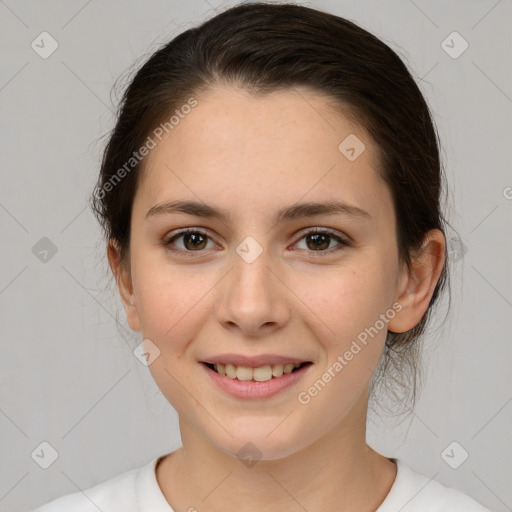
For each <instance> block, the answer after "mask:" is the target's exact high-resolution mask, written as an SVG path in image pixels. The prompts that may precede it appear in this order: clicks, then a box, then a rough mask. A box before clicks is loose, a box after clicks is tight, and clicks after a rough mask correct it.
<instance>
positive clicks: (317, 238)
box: [307, 233, 330, 249]
mask: <svg viewBox="0 0 512 512" xmlns="http://www.w3.org/2000/svg"><path fill="white" fill-rule="evenodd" d="M329 239H330V238H329V235H324V234H322V233H316V234H314V235H309V236H308V237H307V240H308V241H309V240H314V242H313V245H310V244H309V243H308V244H307V246H308V248H309V249H327V248H328V247H329Z"/></svg>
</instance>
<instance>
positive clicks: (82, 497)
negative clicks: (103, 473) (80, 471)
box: [31, 468, 141, 512]
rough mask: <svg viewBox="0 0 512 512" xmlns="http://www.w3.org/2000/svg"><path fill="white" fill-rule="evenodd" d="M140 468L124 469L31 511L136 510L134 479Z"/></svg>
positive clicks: (94, 511) (117, 511)
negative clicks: (118, 473) (86, 487)
mask: <svg viewBox="0 0 512 512" xmlns="http://www.w3.org/2000/svg"><path fill="white" fill-rule="evenodd" d="M140 469H141V468H138V469H133V470H130V471H126V472H124V473H121V474H120V475H117V476H116V477H114V478H111V479H110V480H107V481H105V482H102V483H99V484H97V485H95V486H93V487H90V488H88V489H85V490H83V491H77V492H73V493H70V494H66V495H64V496H61V497H60V498H57V499H55V500H53V501H50V502H49V503H46V504H44V505H41V506H40V507H38V508H36V509H34V510H32V511H31V512H98V510H105V511H107V510H108V511H109V512H132V511H136V510H137V501H136V496H135V481H136V478H137V473H138V472H139V471H140Z"/></svg>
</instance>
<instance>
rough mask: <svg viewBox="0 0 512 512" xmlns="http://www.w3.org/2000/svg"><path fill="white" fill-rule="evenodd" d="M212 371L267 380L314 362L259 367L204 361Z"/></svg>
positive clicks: (255, 380)
mask: <svg viewBox="0 0 512 512" xmlns="http://www.w3.org/2000/svg"><path fill="white" fill-rule="evenodd" d="M202 364H203V365H205V366H206V367H208V368H209V369H210V370H211V371H213V372H215V373H217V374H219V375H222V376H224V377H227V378H229V379H232V380H238V381H253V382H267V381H270V380H274V379H280V378H282V377H283V375H289V374H291V373H295V372H298V371H300V370H301V369H302V368H304V367H306V366H310V365H311V364H313V363H312V362H311V361H303V362H296V363H287V364H272V365H270V364H267V365H262V366H258V367H255V368H253V367H250V366H236V365H234V364H231V363H226V364H222V363H207V362H204V361H203V362H202Z"/></svg>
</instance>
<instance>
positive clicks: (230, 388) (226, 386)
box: [200, 363, 312, 399]
mask: <svg viewBox="0 0 512 512" xmlns="http://www.w3.org/2000/svg"><path fill="white" fill-rule="evenodd" d="M200 364H201V366H202V367H203V368H204V369H205V370H206V373H207V374H208V375H209V376H210V378H211V379H212V380H213V382H215V384H217V386H219V387H220V388H221V389H222V390H224V391H225V392H226V393H229V394H230V395H232V396H234V397H236V398H243V399H261V398H269V397H271V396H274V395H277V394H278V393H279V392H281V391H283V390H284V389H286V388H289V387H290V386H293V385H294V384H295V383H297V382H298V381H299V380H300V379H302V377H303V376H304V374H305V373H306V372H307V371H308V368H309V367H310V366H312V364H311V363H310V364H307V365H305V366H303V367H302V368H299V369H298V370H295V371H294V372H292V373H284V374H283V375H282V376H281V377H272V378H271V379H270V380H267V381H265V382H256V381H254V380H238V379H230V378H229V377H226V376H225V375H220V373H217V372H216V371H214V370H212V369H211V368H209V367H208V366H206V364H204V363H200Z"/></svg>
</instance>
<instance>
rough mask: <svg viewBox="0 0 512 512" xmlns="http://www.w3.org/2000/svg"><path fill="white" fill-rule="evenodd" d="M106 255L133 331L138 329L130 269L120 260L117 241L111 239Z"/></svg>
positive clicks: (137, 316)
mask: <svg viewBox="0 0 512 512" xmlns="http://www.w3.org/2000/svg"><path fill="white" fill-rule="evenodd" d="M107 257H108V262H109V265H110V269H111V270H112V273H113V274H114V277H115V279H116V283H117V288H118V290H119V295H120V297H121V302H122V304H123V308H124V311H125V313H126V320H127V322H128V325H129V326H130V328H131V329H132V330H134V331H137V332H138V331H140V323H139V315H138V310H137V304H136V301H135V296H134V293H133V284H132V279H131V275H130V270H129V269H126V268H125V266H124V265H123V263H122V261H121V256H120V251H119V246H118V244H117V241H116V240H114V239H111V240H110V241H109V243H108V246H107Z"/></svg>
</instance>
